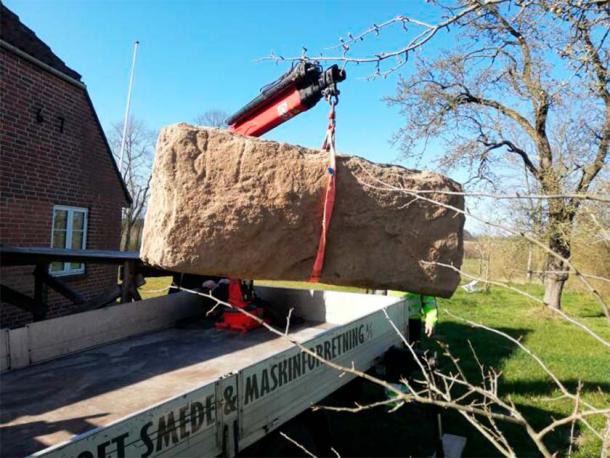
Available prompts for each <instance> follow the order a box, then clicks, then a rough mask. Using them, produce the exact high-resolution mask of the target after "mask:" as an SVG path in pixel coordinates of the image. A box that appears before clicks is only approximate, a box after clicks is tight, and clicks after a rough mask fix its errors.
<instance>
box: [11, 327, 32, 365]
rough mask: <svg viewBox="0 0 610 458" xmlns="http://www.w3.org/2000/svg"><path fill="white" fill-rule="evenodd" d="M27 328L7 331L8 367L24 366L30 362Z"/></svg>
mask: <svg viewBox="0 0 610 458" xmlns="http://www.w3.org/2000/svg"><path fill="white" fill-rule="evenodd" d="M28 334H29V330H28V327H27V326H25V327H23V328H17V329H11V330H9V332H8V350H9V353H10V357H9V361H10V369H16V368H18V367H25V366H28V365H29V364H30V351H29V348H30V342H29V338H28Z"/></svg>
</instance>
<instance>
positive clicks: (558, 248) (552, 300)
mask: <svg viewBox="0 0 610 458" xmlns="http://www.w3.org/2000/svg"><path fill="white" fill-rule="evenodd" d="M569 235H571V234H565V233H563V234H561V233H557V232H555V233H553V234H552V235H551V238H550V240H549V248H550V249H551V251H553V253H557V254H558V255H560V256H562V257H563V258H566V259H569V258H570V238H569ZM568 277H569V267H568V266H567V265H566V263H565V262H564V261H562V260H561V259H558V258H557V257H555V256H553V255H551V254H550V253H549V254H548V256H547V262H546V272H545V276H544V303H545V304H546V305H547V306H549V307H552V308H554V309H561V293H562V292H563V287H564V286H565V283H566V281H567V280H568Z"/></svg>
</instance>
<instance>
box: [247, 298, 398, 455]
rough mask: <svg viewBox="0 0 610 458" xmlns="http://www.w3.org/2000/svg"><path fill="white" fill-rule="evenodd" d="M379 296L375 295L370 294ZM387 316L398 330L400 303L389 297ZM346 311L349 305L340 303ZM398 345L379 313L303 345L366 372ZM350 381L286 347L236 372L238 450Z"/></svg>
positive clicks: (392, 331)
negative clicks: (238, 405)
mask: <svg viewBox="0 0 610 458" xmlns="http://www.w3.org/2000/svg"><path fill="white" fill-rule="evenodd" d="M373 297H377V298H379V296H373ZM392 301H393V302H394V305H391V306H390V307H388V309H387V312H388V315H389V316H390V318H391V319H392V321H393V322H394V323H395V324H396V326H397V327H398V328H399V329H404V327H405V324H406V323H405V313H404V308H405V306H404V302H403V301H401V300H400V299H397V298H392ZM343 306H344V307H350V304H349V302H348V303H345V302H344V303H343ZM399 343H400V336H398V334H397V333H396V332H395V331H394V329H393V328H392V327H391V325H390V323H389V322H388V320H387V319H386V317H385V315H384V313H383V311H381V310H378V311H376V312H374V313H372V314H370V315H368V316H365V317H363V318H360V319H357V320H355V321H352V322H351V323H349V324H346V325H345V326H342V327H340V328H335V329H331V330H329V331H328V332H325V333H324V334H322V335H321V336H319V337H316V338H315V339H312V340H310V341H308V342H306V343H304V346H305V347H307V348H309V349H311V350H313V351H315V352H316V353H317V354H319V355H321V356H322V357H323V358H325V359H328V360H331V361H333V362H336V363H338V364H340V365H342V366H345V367H350V366H351V365H352V363H353V364H354V367H355V368H356V369H359V370H361V371H366V370H368V369H369V368H370V367H371V366H372V365H373V364H374V363H375V360H376V359H377V358H379V357H380V356H382V355H383V354H384V352H385V351H386V350H387V349H388V348H390V347H391V346H392V345H397V344H399ZM352 378H353V377H351V376H348V375H347V374H344V375H342V373H340V372H339V371H337V370H335V369H332V368H329V367H327V366H325V365H323V364H322V363H321V362H320V361H318V360H316V359H315V358H314V357H313V356H311V355H308V354H307V353H305V352H303V351H301V350H300V349H298V348H296V347H295V348H291V349H290V350H288V351H285V352H283V353H281V354H279V355H277V356H275V357H273V358H269V359H267V360H265V361H262V362H260V363H258V364H256V365H253V366H250V367H248V368H246V369H244V370H243V371H241V372H240V379H239V386H240V421H241V424H240V426H241V428H240V448H243V447H246V446H248V445H250V444H252V443H253V442H255V441H256V440H258V439H260V438H261V437H263V436H264V435H266V434H267V433H269V432H270V431H271V430H273V429H275V428H277V427H278V426H279V425H282V424H283V423H285V422H286V421H288V420H290V419H291V418H293V417H294V416H296V415H298V414H299V413H301V412H302V411H304V410H305V409H307V408H308V407H310V406H311V405H312V404H314V403H316V402H319V401H320V400H321V399H323V398H324V397H326V396H328V395H329V394H331V393H332V392H333V391H335V390H337V389H338V388H340V387H341V386H343V385H344V384H346V383H347V382H349V381H350V380H351V379H352Z"/></svg>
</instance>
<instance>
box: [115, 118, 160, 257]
mask: <svg viewBox="0 0 610 458" xmlns="http://www.w3.org/2000/svg"><path fill="white" fill-rule="evenodd" d="M122 134H123V123H122V122H116V123H114V124H113V125H112V127H111V128H110V132H109V135H108V139H109V142H110V145H111V147H112V150H113V153H114V155H115V159H116V161H117V164H119V166H120V157H119V154H120V148H121V139H122ZM156 138H157V134H156V132H155V131H154V130H152V129H150V128H148V126H147V125H146V124H145V123H144V121H141V120H139V119H135V118H130V119H129V121H128V124H127V132H126V136H125V151H124V153H123V170H122V171H121V175H122V176H123V180H124V181H125V184H126V185H127V189H128V190H129V193H130V194H131V198H132V200H133V202H132V204H131V206H130V207H129V208H127V209H125V210H124V211H123V223H122V235H121V249H122V250H129V249H132V248H133V246H132V245H133V242H134V240H133V236H134V230H135V229H136V228H137V225H138V224H141V223H142V219H143V217H144V213H145V212H146V205H147V203H148V196H149V190H150V178H151V168H152V160H153V156H154V145H155V140H156ZM135 242H139V240H138V237H136V240H135ZM136 248H137V247H136Z"/></svg>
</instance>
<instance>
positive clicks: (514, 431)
mask: <svg viewBox="0 0 610 458" xmlns="http://www.w3.org/2000/svg"><path fill="white" fill-rule="evenodd" d="M496 329H498V330H499V331H502V332H504V333H506V334H508V335H510V336H511V337H514V338H524V337H526V336H527V334H528V333H530V332H531V330H529V329H526V328H502V327H497V328H496ZM438 334H439V340H441V341H443V342H444V343H446V344H448V345H449V348H450V351H451V352H452V353H453V355H454V356H456V357H457V358H459V360H460V364H461V367H462V369H463V370H464V372H465V374H466V376H467V377H468V379H469V380H470V381H471V382H472V383H475V384H476V383H480V382H481V374H480V373H481V370H480V367H479V366H478V364H477V362H476V360H475V358H474V357H473V354H472V350H471V349H470V346H469V345H468V341H470V343H471V344H472V347H473V348H474V349H475V351H476V354H477V357H478V358H479V360H480V361H481V363H482V364H483V366H484V367H485V368H486V369H490V368H494V369H496V370H497V371H500V370H502V368H503V365H504V364H505V362H506V361H507V360H508V359H510V358H511V356H512V355H513V354H514V353H515V352H516V351H519V350H518V347H517V346H516V345H515V344H513V343H511V342H510V341H508V340H507V339H505V338H504V337H502V336H499V335H496V334H493V333H491V332H488V331H485V330H483V329H477V328H473V327H470V326H467V325H464V324H460V323H455V322H444V323H441V324H440V325H439V328H438ZM426 347H427V348H428V349H429V350H430V351H437V352H438V353H439V355H441V354H442V350H441V349H440V347H439V345H438V343H436V342H428V343H427V344H426ZM440 364H441V370H443V371H444V372H447V371H448V370H450V369H451V368H452V366H453V364H452V362H451V361H450V360H449V358H447V357H443V356H441V357H440ZM534 364H535V363H534ZM540 377H544V376H542V375H541V376H540ZM582 383H583V384H584V386H585V387H587V388H589V389H593V387H598V386H599V387H600V388H601V389H602V390H609V389H610V383H602V384H600V383H599V382H598V381H591V382H589V381H587V380H582ZM565 385H566V387H567V388H568V389H570V390H575V389H576V387H577V385H578V381H577V380H567V381H565ZM499 391H500V393H501V395H502V396H503V398H504V399H506V397H507V396H511V397H513V398H514V399H519V398H520V397H522V398H533V397H540V398H544V397H549V398H550V397H552V396H553V395H556V391H557V387H556V385H555V384H554V383H553V382H552V381H551V380H550V379H547V378H540V379H535V380H519V381H506V382H505V381H503V380H502V378H501V379H500V386H499ZM515 403H516V405H517V408H518V409H519V410H520V412H521V413H522V414H523V415H524V417H525V418H526V419H527V420H528V422H530V424H531V425H532V427H534V428H535V429H538V430H539V429H541V428H543V427H545V426H546V425H548V424H549V423H551V422H552V421H553V420H554V419H556V418H558V417H561V416H562V413H561V412H560V411H559V410H558V408H557V405H556V404H553V403H551V402H550V401H549V402H548V403H547V404H546V405H548V409H547V408H541V407H537V406H533V405H531V404H520V403H518V402H516V401H515ZM445 425H446V426H445V430H446V432H448V433H453V434H458V435H463V436H466V437H467V439H468V442H467V446H466V449H465V451H464V456H497V455H498V454H499V453H498V451H497V450H496V449H495V448H494V447H493V446H492V445H491V444H490V443H489V442H488V441H487V440H486V439H485V438H483V436H482V435H481V434H480V433H479V432H477V431H476V430H475V429H474V427H472V426H471V425H470V424H469V423H467V422H466V420H464V419H463V417H461V415H459V414H458V413H457V412H455V411H454V412H448V413H447V415H446V417H445ZM499 426H500V429H501V430H502V431H503V432H504V433H505V435H506V437H507V439H508V442H509V443H510V444H511V445H512V446H513V447H514V449H515V452H516V454H517V456H539V455H540V453H539V452H538V450H537V448H536V446H535V444H534V443H533V441H532V440H531V439H530V438H529V437H528V436H527V434H526V433H525V431H524V429H523V428H522V427H521V426H519V425H514V424H510V423H502V424H500V425H499ZM569 430H570V426H569V425H568V426H566V427H563V428H558V429H557V430H556V431H554V432H553V433H551V434H549V435H548V436H546V439H545V444H546V445H547V447H549V449H550V450H551V452H556V451H559V452H560V454H561V453H563V452H565V451H566V450H567V448H568V447H569ZM575 433H576V435H578V434H579V430H578V425H577V426H576V430H575Z"/></svg>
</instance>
